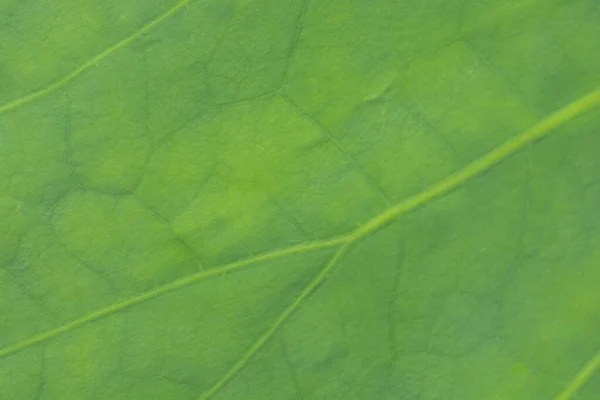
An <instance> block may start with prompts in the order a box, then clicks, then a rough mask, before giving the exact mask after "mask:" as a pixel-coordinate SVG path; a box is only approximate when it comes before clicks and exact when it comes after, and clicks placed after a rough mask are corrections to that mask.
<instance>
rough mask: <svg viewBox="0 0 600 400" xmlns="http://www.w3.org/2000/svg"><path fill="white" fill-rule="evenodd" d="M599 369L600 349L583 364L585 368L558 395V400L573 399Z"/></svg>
mask: <svg viewBox="0 0 600 400" xmlns="http://www.w3.org/2000/svg"><path fill="white" fill-rule="evenodd" d="M598 369H600V351H599V352H597V353H596V355H595V356H594V357H593V358H592V359H591V360H590V361H588V362H587V363H586V364H585V365H584V366H583V368H581V370H580V371H579V372H578V373H577V375H575V376H574V377H573V379H572V380H571V382H570V383H569V385H568V386H567V387H566V388H565V390H563V391H562V392H561V393H560V394H559V395H558V396H556V400H569V399H571V398H572V397H573V395H574V394H575V393H577V392H578V391H579V390H580V389H581V388H582V387H583V385H585V384H586V383H587V382H588V381H589V380H590V378H591V377H592V375H594V373H596V371H597V370H598Z"/></svg>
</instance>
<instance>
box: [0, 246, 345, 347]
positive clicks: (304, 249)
mask: <svg viewBox="0 0 600 400" xmlns="http://www.w3.org/2000/svg"><path fill="white" fill-rule="evenodd" d="M347 240H348V239H347V236H340V237H335V238H332V239H328V240H323V241H319V242H311V243H302V244H299V245H297V246H293V247H288V248H284V249H280V250H276V251H272V252H269V253H264V254H260V255H258V256H254V257H250V258H247V259H245V260H240V261H236V262H233V263H230V264H226V265H224V266H221V267H218V268H214V269H211V270H207V271H201V272H198V273H196V274H193V275H190V276H187V277H185V278H181V279H179V280H176V281H173V282H171V283H168V284H166V285H163V286H160V287H158V288H156V289H154V290H151V291H148V292H145V293H142V294H140V295H138V296H135V297H132V298H129V299H127V300H124V301H122V302H119V303H115V304H112V305H110V306H108V307H106V308H103V309H100V310H97V311H93V312H91V313H89V314H87V315H85V316H84V317H81V318H79V319H76V320H73V321H71V322H69V323H67V324H64V325H62V326H59V327H58V328H55V329H52V330H50V331H46V332H43V333H40V334H39V335H36V336H33V337H31V338H29V339H27V340H23V341H20V342H17V343H15V344H13V345H11V346H8V347H5V348H3V349H0V358H4V357H6V356H9V355H11V354H14V353H17V352H19V351H22V350H25V349H27V348H29V347H31V346H34V345H36V344H39V343H43V342H45V341H47V340H49V339H52V338H54V337H56V336H59V335H60V334H63V333H66V332H69V331H72V330H74V329H77V328H80V327H81V326H83V325H86V324H88V323H90V322H93V321H97V320H99V319H102V318H105V317H108V316H109V315H112V314H115V313H117V312H119V311H122V310H124V309H126V308H129V307H132V306H134V305H137V304H140V303H143V302H146V301H148V300H151V299H155V298H157V297H159V296H162V295H164V294H166V293H169V292H172V291H174V290H177V289H181V288H183V287H187V286H190V285H192V284H194V283H197V282H199V281H202V280H205V279H209V278H213V277H217V276H221V275H224V274H227V273H230V272H233V271H236V270H239V269H242V268H244V267H249V266H251V265H254V264H257V263H260V262H264V261H269V260H273V259H277V258H281V257H285V256H288V255H292V254H300V253H308V252H312V251H317V250H321V249H326V248H329V247H335V246H338V245H340V244H342V243H344V242H346V241H347Z"/></svg>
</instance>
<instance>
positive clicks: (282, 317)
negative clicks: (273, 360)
mask: <svg viewBox="0 0 600 400" xmlns="http://www.w3.org/2000/svg"><path fill="white" fill-rule="evenodd" d="M351 243H352V242H350V241H347V242H346V243H344V244H343V245H342V246H340V247H339V248H338V250H337V251H336V252H335V254H334V255H333V257H331V259H330V260H329V262H328V263H327V264H326V265H325V267H323V268H322V269H321V271H320V272H319V274H318V275H317V276H316V277H315V278H314V279H313V280H312V281H311V282H310V283H309V284H308V285H307V286H306V287H305V288H304V290H302V292H301V293H300V295H299V296H298V297H296V300H294V302H293V303H292V304H290V305H289V306H287V307H286V308H285V309H284V310H283V312H282V313H281V314H279V317H278V318H277V319H276V320H275V323H273V325H271V327H269V329H267V330H266V331H265V332H264V333H263V334H262V335H260V337H259V338H258V339H257V340H256V341H255V342H254V343H253V344H252V346H250V348H249V349H248V350H246V352H245V353H244V354H243V355H242V356H241V357H240V358H239V359H238V360H237V361H236V363H235V364H233V366H232V367H231V368H230V369H229V370H228V371H227V373H225V375H223V377H222V378H221V379H219V381H218V382H217V383H215V384H214V385H213V386H212V387H211V388H210V389H208V390H207V391H206V392H204V393H203V394H202V395H201V396H200V397H199V398H198V400H208V399H209V398H211V397H212V396H213V395H215V394H216V393H217V392H218V391H219V390H221V389H222V388H223V387H224V386H225V385H227V384H228V383H229V382H230V381H231V380H232V379H233V378H234V377H235V376H236V375H237V374H238V372H240V371H241V370H242V369H243V368H244V367H245V366H246V364H248V362H249V361H250V360H251V359H252V358H253V357H254V356H255V355H256V353H258V351H259V350H260V349H261V348H262V347H263V346H264V345H265V344H266V343H267V342H268V341H269V340H270V339H271V338H272V337H273V335H275V333H276V332H277V330H279V328H281V326H283V324H284V323H285V322H286V321H287V319H288V318H289V317H290V316H291V315H292V314H293V313H294V312H295V311H296V310H298V308H300V305H301V304H302V303H303V302H304V300H306V299H307V298H308V297H309V296H310V295H311V294H312V293H313V292H314V291H315V290H317V288H318V287H319V286H320V285H321V284H322V283H323V282H325V280H326V279H327V277H328V275H329V274H330V273H331V272H332V271H333V269H334V268H335V267H336V266H337V265H338V264H339V262H340V261H341V259H342V258H343V257H344V255H345V254H346V253H347V252H348V248H349V247H350V244H351Z"/></svg>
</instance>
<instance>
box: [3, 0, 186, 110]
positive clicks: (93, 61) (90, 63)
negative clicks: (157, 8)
mask: <svg viewBox="0 0 600 400" xmlns="http://www.w3.org/2000/svg"><path fill="white" fill-rule="evenodd" d="M191 1H193V0H182V1H180V2H179V3H177V4H176V5H175V6H173V7H172V8H170V9H169V10H167V11H165V12H164V13H163V14H161V15H159V16H158V17H156V18H155V19H154V20H152V21H150V22H148V23H147V24H146V25H144V26H142V27H141V28H140V29H139V30H138V31H136V32H135V33H133V34H132V35H131V36H128V37H126V38H125V39H123V40H121V41H120V42H118V43H116V44H114V45H112V46H111V47H109V48H108V49H106V50H104V51H103V52H101V53H99V54H97V55H95V56H94V57H92V58H90V59H89V60H87V61H86V62H84V63H83V64H82V65H81V66H79V67H78V68H76V69H74V70H73V71H71V72H70V73H68V74H67V75H65V76H63V77H62V78H60V79H59V80H57V81H55V82H54V83H51V84H50V85H48V86H46V87H44V88H42V89H40V90H38V91H36V92H33V93H30V94H28V95H26V96H23V97H21V98H18V99H16V100H13V101H11V102H8V103H6V104H4V105H3V106H0V115H1V114H4V113H6V112H8V111H11V110H14V109H16V108H19V107H21V106H24V105H25V104H28V103H31V102H33V101H35V100H38V99H40V98H42V97H44V96H46V95H48V94H50V93H52V92H54V91H56V90H57V89H59V88H61V87H63V86H65V85H66V84H67V83H69V82H71V81H72V80H73V79H75V78H77V77H78V76H79V75H81V74H82V73H84V72H85V71H87V70H89V69H91V68H92V67H94V66H96V65H98V63H100V61H102V60H104V59H105V58H108V57H109V56H111V55H113V54H114V53H116V52H118V51H119V50H122V49H123V48H125V47H127V46H128V45H130V44H131V43H133V42H134V41H136V40H137V39H138V38H140V37H141V36H142V35H145V34H146V33H148V32H150V31H151V30H153V29H154V28H156V27H157V26H158V25H160V24H161V23H162V22H163V21H165V20H166V19H168V18H169V17H172V16H173V15H175V14H177V13H178V12H179V11H180V10H181V9H183V8H184V7H185V6H186V5H188V3H190V2H191Z"/></svg>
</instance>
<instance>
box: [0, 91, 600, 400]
mask: <svg viewBox="0 0 600 400" xmlns="http://www.w3.org/2000/svg"><path fill="white" fill-rule="evenodd" d="M599 105H600V89H599V90H595V91H593V92H590V93H589V94H587V95H585V96H583V97H581V98H580V99H578V100H576V101H575V102H573V103H571V104H569V105H567V106H565V107H563V108H562V109H560V110H558V111H556V112H555V113H553V114H551V115H550V116H548V117H547V118H545V119H543V120H542V121H540V122H539V123H538V124H536V125H534V126H533V127H532V128H530V129H528V130H526V131H525V132H524V133H522V134H521V135H519V136H517V137H515V138H514V139H512V140H509V141H508V142H506V143H505V144H503V145H501V146H499V147H497V148H496V149H495V150H492V151H491V152H489V153H487V154H486V155H484V156H482V157H481V158H479V159H477V160H476V161H474V162H472V163H471V164H468V165H467V166H466V167H464V168H463V169H461V170H459V171H458V172H456V173H455V174H453V175H451V176H450V177H448V178H446V179H444V180H442V181H441V182H439V183H438V184H437V185H435V186H433V187H432V188H430V189H429V190H426V191H425V192H422V193H421V194H417V195H416V196H413V197H410V198H408V199H407V200H405V201H402V202H400V203H399V204H397V205H396V206H393V207H391V208H389V209H388V210H387V211H384V212H383V213H381V214H379V215H378V216H376V217H374V218H373V219H371V220H369V221H367V222H366V223H365V224H363V225H362V226H360V227H359V228H357V229H355V230H354V231H351V232H349V233H347V234H345V235H342V236H336V237H333V238H330V239H325V240H322V241H317V242H309V243H303V244H299V245H296V246H291V247H288V248H284V249H279V250H275V251H271V252H269V253H264V254H261V255H258V256H254V257H250V258H247V259H245V260H240V261H236V262H233V263H230V264H226V265H223V266H221V267H217V268H215V269H212V270H208V271H202V272H199V273H196V274H193V275H190V276H188V277H185V278H182V279H179V280H177V281H173V282H171V283H168V284H166V285H163V286H160V287H158V288H156V289H154V290H151V291H148V292H145V293H142V294H140V295H138V296H136V297H132V298H130V299H127V300H125V301H122V302H118V303H115V304H113V305H111V306H108V307H106V308H103V309H100V310H97V311H94V312H92V313H89V314H88V315H86V316H84V317H81V318H79V319H76V320H73V321H71V322H69V323H67V324H65V325H62V326H60V327H58V328H55V329H52V330H50V331H46V332H43V333H40V334H38V335H36V336H33V337H30V338H28V339H25V340H23V341H20V342H17V343H14V344H12V345H9V346H8V347H4V348H0V358H4V357H6V356H8V355H11V354H14V353H17V352H19V351H22V350H24V349H26V348H29V347H31V346H33V345H36V344H39V343H42V342H45V341H47V340H50V339H52V338H54V337H56V336H59V335H60V334H62V333H65V332H69V331H72V330H74V329H77V328H79V327H81V326H83V325H85V324H88V323H91V322H94V321H96V320H99V319H102V318H104V317H107V316H109V315H112V314H114V313H116V312H118V311H121V310H123V309H126V308H129V307H132V306H134V305H137V304H141V303H143V302H145V301H147V300H151V299H154V298H157V297H159V296H162V295H163V294H166V293H168V292H171V291H174V290H177V289H181V288H183V287H186V286H189V285H192V284H194V283H196V282H199V281H201V280H203V279H208V278H211V277H215V276H219V275H222V274H224V273H228V272H234V271H237V270H240V269H242V268H244V267H248V266H251V265H253V264H256V263H259V262H262V261H270V260H274V259H278V258H282V257H285V256H288V255H292V254H300V253H306V252H311V251H316V250H319V249H325V248H331V247H335V246H340V248H339V249H338V251H337V252H336V255H337V254H338V253H339V256H338V257H340V258H341V256H342V255H343V254H342V253H344V251H345V249H346V248H347V247H348V246H349V245H350V244H351V243H353V242H356V241H358V240H361V239H363V238H365V237H366V236H368V235H370V234H372V233H374V232H375V231H377V230H379V229H381V228H382V227H384V226H385V225H387V224H388V223H390V222H391V221H393V220H394V219H396V218H398V217H399V216H400V215H402V214H406V213H408V212H410V211H413V210H415V209H416V208H419V207H421V206H423V205H425V204H426V203H428V202H430V201H433V200H435V199H436V198H438V197H440V196H443V195H445V194H447V193H449V192H451V191H453V190H455V189H456V188H458V187H459V186H461V185H462V184H464V183H465V182H466V181H468V180H470V179H472V178H475V177H477V176H479V175H481V173H483V172H485V171H487V170H489V169H490V168H492V167H493V166H494V165H496V164H498V163H499V162H501V161H503V160H504V159H506V158H508V157H510V156H512V155H513V154H515V153H516V152H518V151H519V150H522V149H523V148H524V147H525V146H526V145H528V144H530V143H533V142H535V141H537V140H539V139H542V138H544V137H546V136H548V134H549V133H550V132H551V131H552V130H553V129H555V128H557V127H559V126H560V125H563V124H564V123H566V122H568V121H570V120H572V119H574V118H575V117H577V116H579V115H581V114H583V113H585V112H586V111H589V110H591V109H592V108H594V107H597V106H599ZM342 250H344V251H342ZM335 257H336V256H334V259H335ZM332 260H333V259H332ZM332 268H333V265H331V262H330V263H329V264H327V265H326V266H325V267H324V268H323V270H322V271H321V273H320V274H319V275H318V276H317V278H319V277H321V275H323V277H322V278H319V279H321V280H320V281H317V278H315V281H313V282H312V283H310V284H309V286H307V287H306V289H305V291H303V292H302V293H305V292H306V293H307V295H308V293H310V291H311V290H312V289H311V287H312V285H313V283H314V282H316V281H317V282H316V283H315V284H314V286H315V288H316V286H318V285H319V284H320V283H322V282H323V281H324V280H325V279H326V275H327V273H328V272H329V270H331V269H332ZM298 299H300V302H301V301H302V300H303V298H302V295H301V296H300V297H299V298H298ZM294 304H295V303H294ZM290 307H291V306H290ZM295 309H296V308H293V309H292V310H291V311H290V312H289V314H290V315H291V313H293V311H295ZM286 313H287V309H286V310H284V312H283V313H282V314H281V315H280V317H279V318H278V319H277V321H279V320H280V319H281V324H282V323H283V322H284V321H285V320H286V319H287V317H288V315H284V314H286ZM282 317H283V318H282ZM275 329H277V328H275ZM273 332H274V331H273ZM263 335H264V334H263ZM271 336H272V334H270V336H268V337H266V338H265V339H264V340H263V341H262V342H261V344H259V346H258V348H257V349H256V350H254V351H253V352H252V354H250V355H249V357H248V360H249V359H250V358H252V356H253V355H254V354H256V352H257V351H258V350H259V349H260V347H261V346H262V344H264V343H265V342H267V341H268V339H269V338H270V337H271ZM261 338H262V337H261ZM260 340H261V339H260V338H259V341H260ZM259 341H257V342H256V343H259ZM248 354H249V353H248ZM238 362H239V361H238ZM245 363H246V362H243V363H242V367H243V365H244V364H245ZM236 365H237V364H235V365H234V366H233V367H232V369H231V371H233V369H234V368H236ZM231 371H230V372H231ZM236 373H237V371H234V372H233V374H232V376H233V375H235V374H236ZM228 375H229V373H228V374H227V375H226V376H228ZM217 384H218V385H220V386H219V388H220V387H221V386H223V385H224V384H219V383H217ZM217 390H219V389H218V388H217ZM209 392H210V393H211V394H210V396H212V393H216V390H215V391H214V392H213V391H212V389H210V390H209ZM209 392H207V393H209ZM210 396H208V397H210ZM208 397H203V398H202V399H203V400H204V399H207V398H208Z"/></svg>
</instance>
